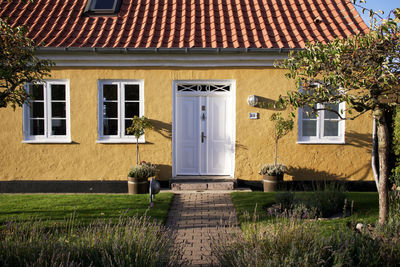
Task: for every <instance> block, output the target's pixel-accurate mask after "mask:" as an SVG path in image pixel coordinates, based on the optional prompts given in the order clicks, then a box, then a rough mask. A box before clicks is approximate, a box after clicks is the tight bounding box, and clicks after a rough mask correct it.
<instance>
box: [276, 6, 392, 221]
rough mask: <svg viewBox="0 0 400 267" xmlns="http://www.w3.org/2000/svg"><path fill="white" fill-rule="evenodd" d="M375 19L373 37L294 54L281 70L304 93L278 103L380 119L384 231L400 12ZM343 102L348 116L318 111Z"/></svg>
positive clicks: (312, 46)
mask: <svg viewBox="0 0 400 267" xmlns="http://www.w3.org/2000/svg"><path fill="white" fill-rule="evenodd" d="M393 15H394V17H393V18H392V17H391V16H393ZM375 17H376V13H374V12H373V11H371V21H372V22H371V29H370V31H369V32H368V33H367V34H358V35H355V36H351V37H348V38H345V39H335V40H333V41H331V42H329V43H326V44H323V43H319V42H316V43H313V44H312V43H308V44H307V45H306V47H305V49H304V50H301V51H299V52H291V53H290V54H289V57H288V59H286V60H284V61H283V62H281V63H280V64H279V66H280V67H282V68H285V69H287V70H288V71H289V72H288V73H287V74H286V76H287V78H289V79H294V80H295V84H296V86H297V89H298V90H297V91H288V92H287V95H285V96H280V98H279V101H278V102H279V103H280V104H283V105H290V106H292V107H294V108H301V107H307V106H308V107H309V108H311V109H312V110H313V113H315V114H316V113H317V112H318V111H319V110H324V109H325V110H330V111H332V112H335V113H337V114H338V116H339V117H340V118H341V119H347V120H349V119H350V120H353V119H355V118H357V117H359V116H360V115H362V114H364V113H366V112H372V113H373V114H374V120H375V121H376V125H377V137H378V155H379V157H378V164H379V176H378V177H379V178H378V180H379V182H378V192H379V224H381V225H382V224H384V223H385V221H386V217H387V213H388V188H387V187H388V184H387V182H388V164H387V163H388V142H389V141H388V140H389V136H390V134H389V130H388V125H387V121H386V117H387V116H388V114H389V112H390V111H391V110H392V109H393V108H394V107H395V106H396V105H397V104H398V100H399V96H400V84H399V82H400V76H399V74H400V28H399V22H400V20H399V18H400V8H397V9H395V10H393V11H392V12H391V13H390V15H389V16H388V18H387V19H385V20H380V21H378V20H377V19H375ZM340 102H345V103H346V110H339V111H334V110H331V109H329V105H325V106H324V108H320V109H318V108H317V105H316V104H317V103H340ZM319 107H320V106H319ZM345 113H346V116H345V117H346V118H344V116H343V114H345ZM292 114H293V115H294V113H293V112H292Z"/></svg>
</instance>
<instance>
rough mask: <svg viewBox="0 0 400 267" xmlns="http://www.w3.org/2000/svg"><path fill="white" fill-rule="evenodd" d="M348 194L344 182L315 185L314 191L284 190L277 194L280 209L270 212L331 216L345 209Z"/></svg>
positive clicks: (300, 216) (311, 216)
mask: <svg viewBox="0 0 400 267" xmlns="http://www.w3.org/2000/svg"><path fill="white" fill-rule="evenodd" d="M345 199H346V195H345V193H344V186H343V184H340V183H336V182H326V183H325V184H324V186H315V187H314V191H312V192H301V193H300V192H297V193H294V192H282V193H276V194H275V202H276V203H277V205H276V206H275V208H276V207H279V210H278V211H275V212H271V211H270V214H273V215H277V212H278V213H279V212H280V213H283V212H284V213H285V214H286V215H287V216H289V217H291V216H294V217H296V218H309V219H311V218H315V217H318V216H322V217H329V216H332V215H334V214H337V213H339V212H341V211H342V210H343V206H344V203H345Z"/></svg>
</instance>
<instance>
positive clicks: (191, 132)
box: [176, 97, 200, 175]
mask: <svg viewBox="0 0 400 267" xmlns="http://www.w3.org/2000/svg"><path fill="white" fill-rule="evenodd" d="M177 100H178V101H177V108H176V112H177V115H178V116H177V118H178V120H177V172H178V173H179V174H181V175H197V174H199V142H198V140H199V138H200V135H199V124H198V117H199V109H198V106H199V99H198V98H197V97H178V98H177Z"/></svg>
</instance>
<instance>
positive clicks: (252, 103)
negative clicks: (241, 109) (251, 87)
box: [247, 95, 258, 107]
mask: <svg viewBox="0 0 400 267" xmlns="http://www.w3.org/2000/svg"><path fill="white" fill-rule="evenodd" d="M247 104H249V106H251V107H255V106H257V104H258V96H256V95H251V96H249V97H248V98H247Z"/></svg>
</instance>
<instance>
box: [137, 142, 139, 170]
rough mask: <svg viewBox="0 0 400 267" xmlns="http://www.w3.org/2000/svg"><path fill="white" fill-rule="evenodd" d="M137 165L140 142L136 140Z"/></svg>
mask: <svg viewBox="0 0 400 267" xmlns="http://www.w3.org/2000/svg"><path fill="white" fill-rule="evenodd" d="M136 165H139V141H138V138H136Z"/></svg>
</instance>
